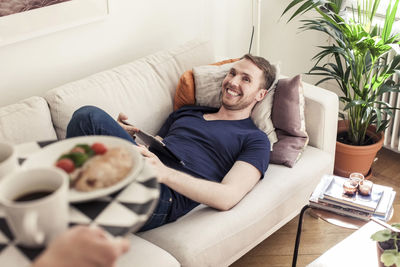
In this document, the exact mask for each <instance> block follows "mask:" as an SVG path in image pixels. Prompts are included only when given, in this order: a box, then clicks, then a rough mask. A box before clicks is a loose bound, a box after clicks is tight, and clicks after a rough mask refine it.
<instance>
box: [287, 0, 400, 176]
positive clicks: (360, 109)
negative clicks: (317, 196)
mask: <svg viewBox="0 0 400 267" xmlns="http://www.w3.org/2000/svg"><path fill="white" fill-rule="evenodd" d="M392 2H393V1H391V3H392ZM298 4H299V5H300V7H298V8H297V9H296V10H295V11H294V13H293V14H292V16H291V17H290V19H289V20H288V22H289V21H290V20H292V19H293V18H294V17H297V16H300V15H301V14H303V13H305V12H308V11H310V10H315V11H316V12H317V15H318V16H317V17H315V18H313V19H304V20H301V23H302V26H301V27H300V29H303V30H315V31H318V32H322V33H324V34H327V35H328V36H329V37H330V38H329V39H330V43H329V44H327V45H324V46H320V48H321V51H320V52H319V53H318V54H316V55H315V56H314V58H313V59H314V60H315V61H316V63H315V65H314V67H313V68H311V70H310V71H309V73H308V74H311V75H318V76H321V79H320V80H319V81H318V83H317V85H318V84H320V83H323V82H325V81H328V80H334V81H336V83H337V85H338V86H339V88H340V91H341V93H342V95H340V96H339V100H340V102H342V103H343V104H344V109H343V112H344V114H343V113H340V114H339V115H341V117H342V119H343V120H342V121H339V124H338V138H337V142H336V156H335V171H334V172H335V174H337V175H340V176H345V177H348V175H349V174H350V173H351V172H361V173H363V174H364V175H366V174H367V173H368V172H369V171H370V168H371V165H372V162H373V159H374V158H375V155H376V153H377V151H379V149H380V148H381V147H382V144H383V131H384V130H385V129H386V128H387V127H388V126H389V122H390V119H391V117H392V111H393V109H394V108H393V107H391V106H390V105H389V103H388V102H387V101H384V100H383V99H382V95H384V94H385V93H387V92H399V84H398V83H396V82H395V81H394V79H393V75H394V74H395V73H399V71H400V64H399V63H400V55H399V54H400V49H399V43H400V42H399V41H400V35H399V34H394V33H393V24H394V21H395V15H396V11H397V7H398V4H399V0H395V1H394V4H393V5H391V4H389V6H388V7H387V12H386V15H385V19H384V22H383V23H382V25H379V23H377V22H375V19H376V16H375V14H376V11H377V9H378V7H379V5H380V0H362V1H361V0H359V1H358V4H357V7H354V8H353V9H352V10H353V12H352V15H351V16H350V18H349V19H347V17H348V16H346V13H344V12H343V11H341V5H342V0H293V1H291V2H290V4H289V5H288V6H287V7H286V9H285V10H284V12H283V14H282V15H284V14H285V13H286V12H288V11H289V10H292V9H294V8H295V6H297V5H298ZM370 149H372V151H371V152H368V151H367V152H365V151H364V150H370ZM352 159H354V160H356V162H354V161H352ZM359 160H362V161H364V163H362V164H364V165H358V161H359Z"/></svg>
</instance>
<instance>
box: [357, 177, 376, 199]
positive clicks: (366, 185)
mask: <svg viewBox="0 0 400 267" xmlns="http://www.w3.org/2000/svg"><path fill="white" fill-rule="evenodd" d="M373 185H374V183H373V182H371V181H368V180H363V181H361V182H360V184H359V185H358V191H359V192H360V194H361V195H364V196H369V195H370V194H371V191H372V186H373Z"/></svg>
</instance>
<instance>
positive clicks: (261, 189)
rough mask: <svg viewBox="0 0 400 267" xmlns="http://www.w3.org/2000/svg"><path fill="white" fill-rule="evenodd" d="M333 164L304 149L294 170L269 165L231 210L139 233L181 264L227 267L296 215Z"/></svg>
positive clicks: (204, 210)
mask: <svg viewBox="0 0 400 267" xmlns="http://www.w3.org/2000/svg"><path fill="white" fill-rule="evenodd" d="M332 164H333V157H332V156H331V155H330V154H328V153H326V152H324V151H322V150H319V149H316V148H313V147H309V146H308V147H307V148H306V150H305V151H304V155H303V156H302V158H301V159H300V160H299V161H298V163H297V164H296V165H295V166H294V167H293V168H286V167H285V166H282V165H274V164H272V165H270V167H269V168H268V171H267V173H266V174H265V177H264V179H262V180H260V182H259V183H258V184H257V185H256V186H255V187H254V189H253V190H252V191H251V192H250V193H249V194H247V195H246V196H245V197H244V198H243V199H242V200H241V201H240V202H239V203H238V204H237V205H236V206H235V207H234V208H232V209H231V210H229V211H217V210H215V209H212V208H209V207H206V206H204V205H201V206H199V207H197V208H196V209H194V210H192V211H191V212H189V213H188V214H187V215H185V216H184V217H182V218H180V219H179V220H178V221H176V222H174V223H170V224H166V225H164V226H161V227H159V228H156V229H153V230H150V231H147V232H142V233H138V235H139V236H140V237H142V238H144V239H146V240H148V241H150V242H152V243H154V244H156V245H157V246H159V247H161V248H163V249H165V250H166V251H168V252H169V253H170V254H172V255H173V256H174V257H175V258H177V259H178V261H179V262H180V263H181V265H182V266H228V265H230V264H231V263H232V262H234V261H235V260H237V259H238V258H239V257H240V256H242V255H244V254H245V253H246V252H247V251H248V250H250V249H251V248H252V247H254V246H255V245H257V243H259V242H261V241H262V240H264V239H265V238H266V237H267V236H268V235H270V234H272V233H273V232H274V231H276V230H277V229H279V227H281V226H283V225H284V224H285V223H287V222H288V221H290V220H291V219H292V218H293V217H294V216H296V215H297V214H298V212H299V210H300V209H301V207H302V206H304V205H305V204H306V203H307V202H308V197H309V195H310V194H311V193H312V191H313V189H314V187H315V186H316V184H317V183H318V182H319V180H320V178H321V177H322V175H323V174H325V173H330V172H331V169H332ZM266 195H268V196H266Z"/></svg>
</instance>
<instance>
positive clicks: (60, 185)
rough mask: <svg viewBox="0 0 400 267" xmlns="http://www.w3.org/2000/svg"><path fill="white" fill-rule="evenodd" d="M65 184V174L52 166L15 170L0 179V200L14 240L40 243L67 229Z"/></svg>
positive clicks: (30, 244) (31, 243)
mask: <svg viewBox="0 0 400 267" xmlns="http://www.w3.org/2000/svg"><path fill="white" fill-rule="evenodd" d="M68 187H69V181H68V176H67V174H66V173H65V172H63V171H61V170H59V169H57V168H55V167H43V168H35V169H24V170H20V171H16V172H14V173H11V174H9V175H7V176H5V177H4V178H3V179H2V180H1V181H0V203H1V204H2V205H3V208H4V211H5V215H6V220H7V223H8V225H9V226H10V228H11V231H12V232H13V234H14V236H15V238H16V242H17V243H18V244H21V245H24V246H28V247H38V246H43V245H45V244H48V243H49V242H50V241H51V240H53V239H54V238H55V237H57V236H58V235H59V234H61V233H62V232H64V231H65V230H67V228H68V210H69V208H68ZM40 192H41V193H40ZM38 195H41V197H39V196H38Z"/></svg>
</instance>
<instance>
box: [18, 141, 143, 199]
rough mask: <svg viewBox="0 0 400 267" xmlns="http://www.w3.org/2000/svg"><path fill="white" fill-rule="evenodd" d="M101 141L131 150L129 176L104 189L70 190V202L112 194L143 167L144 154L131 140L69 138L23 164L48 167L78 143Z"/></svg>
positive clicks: (132, 179) (108, 145)
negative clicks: (131, 163) (131, 166)
mask: <svg viewBox="0 0 400 267" xmlns="http://www.w3.org/2000/svg"><path fill="white" fill-rule="evenodd" d="M95 142H100V143H103V144H104V145H106V147H121V146H123V147H126V148H127V149H129V151H131V153H132V158H133V168H132V170H131V171H130V172H129V173H128V175H127V177H126V178H125V179H123V180H121V181H120V182H118V183H116V184H114V185H112V186H110V187H106V188H103V189H98V190H94V191H91V192H82V191H77V190H75V189H72V188H71V189H70V190H69V202H85V201H89V200H93V199H96V198H100V197H103V196H107V195H109V194H112V193H114V192H116V191H118V190H119V189H121V188H123V187H124V186H126V185H128V184H129V183H131V182H132V181H134V180H135V179H136V177H137V176H138V174H139V173H140V171H141V170H142V168H143V156H142V155H141V154H140V153H139V152H138V151H137V150H136V149H135V148H134V145H133V144H132V143H131V142H128V141H126V140H124V139H121V138H117V137H112V136H82V137H74V138H68V139H65V140H62V141H59V142H56V143H53V144H50V145H48V146H45V147H44V148H43V149H41V150H40V151H38V152H36V153H34V154H32V155H30V156H29V157H28V158H27V159H26V160H25V161H24V162H23V164H22V167H23V168H33V167H43V166H44V167H46V166H54V164H55V162H56V161H57V159H58V158H59V157H60V156H61V155H62V154H64V153H67V152H68V151H69V150H71V149H72V148H73V147H74V146H75V145H77V144H89V145H91V144H93V143H95Z"/></svg>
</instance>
